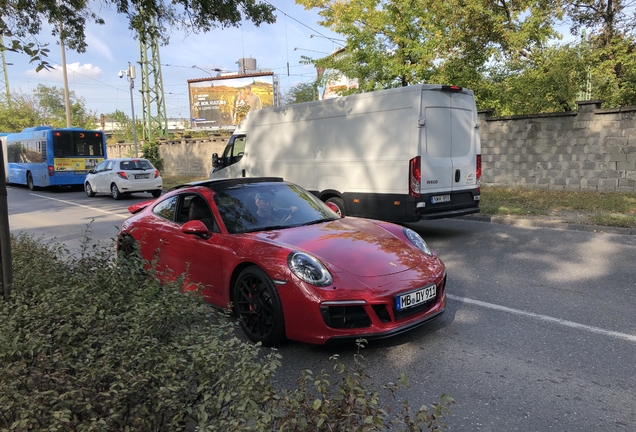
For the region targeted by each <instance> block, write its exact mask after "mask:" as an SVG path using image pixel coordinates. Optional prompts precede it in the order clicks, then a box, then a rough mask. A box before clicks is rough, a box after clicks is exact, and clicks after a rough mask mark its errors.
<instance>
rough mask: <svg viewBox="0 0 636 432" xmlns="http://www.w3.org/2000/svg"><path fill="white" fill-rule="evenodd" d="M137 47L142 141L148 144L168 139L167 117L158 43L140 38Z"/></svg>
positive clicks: (155, 39)
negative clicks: (142, 129)
mask: <svg viewBox="0 0 636 432" xmlns="http://www.w3.org/2000/svg"><path fill="white" fill-rule="evenodd" d="M144 40H146V41H145V42H144ZM139 47H140V50H141V61H140V66H141V99H142V119H143V126H144V140H145V141H146V142H149V141H153V140H155V139H157V138H168V115H167V114H166V101H165V98H164V93H163V78H162V76H161V61H160V59H159V42H158V40H157V38H153V39H152V40H147V39H146V38H143V37H140V38H139Z"/></svg>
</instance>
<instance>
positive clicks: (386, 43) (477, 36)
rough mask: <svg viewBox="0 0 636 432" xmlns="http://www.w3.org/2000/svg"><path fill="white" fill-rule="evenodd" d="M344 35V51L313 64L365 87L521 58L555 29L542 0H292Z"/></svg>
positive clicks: (553, 15)
mask: <svg viewBox="0 0 636 432" xmlns="http://www.w3.org/2000/svg"><path fill="white" fill-rule="evenodd" d="M297 2H298V3H301V4H302V5H304V6H305V7H306V8H318V9H319V13H320V15H321V16H322V18H323V20H322V21H321V24H322V25H324V26H326V27H328V28H330V29H331V30H333V31H335V32H337V33H339V34H341V35H343V36H345V37H346V39H347V47H346V50H345V51H344V53H341V54H338V55H332V56H328V57H326V58H322V59H318V60H316V61H315V64H316V65H317V66H318V67H325V68H327V69H331V70H338V71H340V72H342V73H343V74H344V75H346V76H348V77H350V78H357V79H358V80H359V83H360V88H361V90H364V91H371V90H377V89H380V88H389V87H396V86H404V85H409V84H417V83H423V82H428V81H429V80H430V79H431V77H432V76H433V74H434V73H435V71H436V70H437V69H438V68H440V67H443V66H444V64H445V63H446V62H455V63H460V65H459V66H461V68H462V69H466V68H472V69H473V70H474V69H475V67H477V66H479V65H483V64H484V63H485V62H486V61H489V60H492V59H493V58H520V57H521V58H527V57H529V56H531V54H532V52H533V51H534V50H535V49H536V48H539V47H542V46H543V45H544V44H545V43H546V42H547V41H548V40H549V38H551V37H553V36H554V35H555V34H556V33H555V32H554V30H553V28H552V24H553V22H554V20H555V19H557V18H558V17H559V16H560V10H555V9H554V8H552V7H550V6H551V5H552V4H553V2H550V1H548V0H534V1H533V0H521V1H515V2H506V1H497V2H483V1H481V0H449V1H445V2H439V1H435V0H423V1H417V2H416V1H412V0H354V1H349V2H340V1H335V0H297Z"/></svg>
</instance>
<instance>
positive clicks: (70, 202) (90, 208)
mask: <svg viewBox="0 0 636 432" xmlns="http://www.w3.org/2000/svg"><path fill="white" fill-rule="evenodd" d="M29 195H33V196H35V197H38V198H46V199H49V200H52V201H57V202H61V203H64V204H70V205H74V206H77V207H84V208H85V209H89V210H94V211H96V212H100V213H106V214H109V215H113V216H117V217H119V218H122V219H126V218H128V217H129V216H130V215H122V214H119V213H113V212H111V211H108V210H102V209H99V208H97V207H91V206H87V205H84V204H78V203H74V202H73V201H66V200H61V199H59V198H52V197H49V196H46V195H39V194H35V193H31V194H29Z"/></svg>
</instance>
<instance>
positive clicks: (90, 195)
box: [84, 182, 95, 197]
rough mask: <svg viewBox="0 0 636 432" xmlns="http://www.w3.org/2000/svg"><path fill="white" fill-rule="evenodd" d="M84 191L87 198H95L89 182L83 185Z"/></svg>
mask: <svg viewBox="0 0 636 432" xmlns="http://www.w3.org/2000/svg"><path fill="white" fill-rule="evenodd" d="M84 191H85V192H86V195H88V196H89V197H94V196H95V191H94V190H93V188H92V187H91V184H90V183H89V182H86V184H85V185H84Z"/></svg>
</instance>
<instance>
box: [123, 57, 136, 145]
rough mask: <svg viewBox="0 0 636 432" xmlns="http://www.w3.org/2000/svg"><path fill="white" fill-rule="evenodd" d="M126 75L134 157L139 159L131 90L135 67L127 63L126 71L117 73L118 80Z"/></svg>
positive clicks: (133, 85) (133, 82)
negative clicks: (128, 88) (128, 86)
mask: <svg viewBox="0 0 636 432" xmlns="http://www.w3.org/2000/svg"><path fill="white" fill-rule="evenodd" d="M124 75H126V78H127V79H128V82H129V83H130V115H131V118H132V133H133V143H134V144H135V157H139V151H138V150H137V123H136V122H135V102H134V101H133V89H134V88H135V66H133V65H132V64H130V62H128V69H126V70H120V71H119V78H123V77H124Z"/></svg>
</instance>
